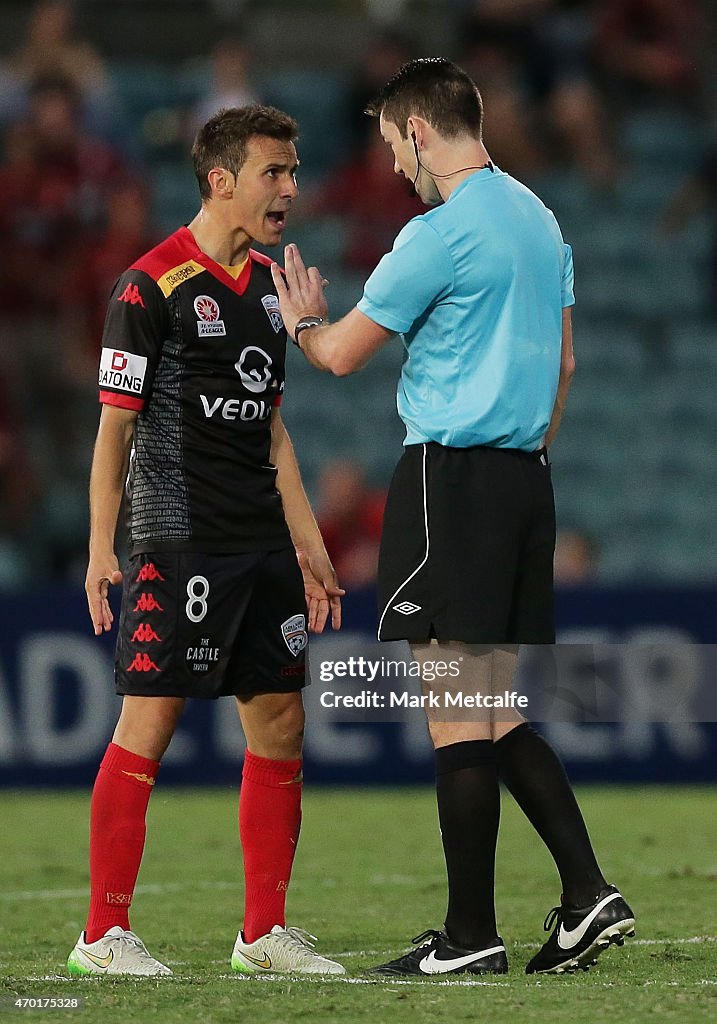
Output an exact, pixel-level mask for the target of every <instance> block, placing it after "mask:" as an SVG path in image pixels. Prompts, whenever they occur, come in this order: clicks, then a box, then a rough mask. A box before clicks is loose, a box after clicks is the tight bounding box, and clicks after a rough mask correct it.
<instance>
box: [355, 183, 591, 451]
mask: <svg viewBox="0 0 717 1024" xmlns="http://www.w3.org/2000/svg"><path fill="white" fill-rule="evenodd" d="M574 301H575V299H574V297H573V258H572V250H571V248H570V246H569V245H566V243H565V242H564V241H563V237H562V235H561V233H560V228H559V227H558V222H557V221H556V219H555V217H554V216H553V214H552V213H551V211H550V210H548V209H547V207H546V206H544V205H543V203H542V202H541V201H540V199H538V197H537V196H536V195H534V194H533V193H532V192H531V191H530V189H528V188H526V187H525V186H524V185H521V184H520V182H518V181H516V180H515V179H514V178H511V177H510V175H508V174H505V173H504V172H503V171H501V170H499V169H498V168H495V170H494V171H493V172H491V170H490V169H489V168H486V169H484V170H480V171H476V172H475V173H474V174H471V175H470V176H469V177H468V178H466V179H465V181H463V182H461V184H460V185H459V186H458V187H457V188H456V189H455V190H454V191H453V192H452V193H451V195H450V196H449V198H448V201H447V202H446V203H444V204H443V205H442V206H437V207H435V208H434V209H432V210H429V211H428V212H427V213H424V214H422V215H421V216H420V217H415V218H414V219H413V220H411V221H409V223H408V224H407V225H406V226H405V227H404V228H403V229H402V231H401V232H400V233H399V235H398V237H397V238H396V241H395V243H394V246H393V249H392V250H391V252H390V253H387V254H386V255H385V256H384V257H383V259H382V260H381V262H380V263H379V265H378V266H377V267H376V269H375V270H374V272H373V273H372V274H371V276H370V278H369V279H368V281H367V282H366V286H365V288H364V294H363V298H362V299H361V301H360V302H359V304H358V308H359V309H360V310H361V312H362V313H364V314H365V315H366V316H367V317H369V318H370V319H371V320H373V321H374V322H375V323H377V324H380V325H381V326H382V327H385V328H387V329H388V330H389V331H397V332H400V333H401V334H403V342H404V347H405V354H404V362H403V369H402V371H401V378H400V380H399V384H398V412H399V415H400V417H401V419H402V420H403V422H404V424H405V425H406V439H405V441H404V444H420V443H422V442H424V441H437V442H438V443H439V444H442V445H447V446H452V447H456V448H467V447H470V446H471V445H477V444H480V445H489V446H492V447H498V448H522V449H523V450H525V451H533V450H534V449H535V448H538V447H540V445H541V444H542V440H543V437H544V435H545V432H546V430H547V427H548V423H549V422H550V417H551V415H552V411H553V405H554V403H555V396H556V393H557V388H558V374H559V371H560V350H561V340H562V308H563V307H564V306H571V305H572V304H573V303H574Z"/></svg>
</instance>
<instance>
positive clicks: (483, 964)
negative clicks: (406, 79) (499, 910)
mask: <svg viewBox="0 0 717 1024" xmlns="http://www.w3.org/2000/svg"><path fill="white" fill-rule="evenodd" d="M412 941H413V942H415V943H419V945H418V947H417V948H416V949H412V950H411V952H410V953H406V954H404V956H399V957H398V958H397V959H396V960H390V961H389V962H388V963H386V964H379V966H378V967H372V968H371V969H370V970H369V974H380V975H383V976H384V977H401V976H405V975H407V974H408V975H418V977H422V978H425V977H427V976H430V975H435V974H507V973H508V958H507V957H506V955H505V946H504V945H503V940H502V939H501V938H499V937H497V936H496V940H495V942H494V943H493V944H492V945H490V946H488V947H487V948H486V949H463V948H462V947H461V946H455V945H454V944H453V943H452V942H451V940H450V939H449V938H448V936H447V935H446V933H445V932H443V931H440V932H438V931H434V930H432V929H430V930H429V931H427V932H423V933H422V934H421V935H417V936H416V938H415V939H413V940H412Z"/></svg>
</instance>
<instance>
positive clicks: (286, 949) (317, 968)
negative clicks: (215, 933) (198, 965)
mask: <svg viewBox="0 0 717 1024" xmlns="http://www.w3.org/2000/svg"><path fill="white" fill-rule="evenodd" d="M315 941H316V936H315V935H310V934H309V933H308V932H306V931H304V929H303V928H282V927H281V925H278V924H275V925H274V927H273V928H272V929H271V931H270V932H269V933H268V934H267V935H262V936H261V938H259V939H257V940H256V942H245V941H244V936H243V935H242V933H241V932H239V934H238V935H237V940H236V942H235V943H234V950H233V952H232V961H231V962H232V970H235V971H239V972H241V973H242V974H279V973H281V974H346V968H345V967H343V966H342V965H341V964H338V963H336V961H335V960H327V958H326V957H325V956H319V954H318V953H315V952H314V943H315Z"/></svg>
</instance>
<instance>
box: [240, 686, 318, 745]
mask: <svg viewBox="0 0 717 1024" xmlns="http://www.w3.org/2000/svg"><path fill="white" fill-rule="evenodd" d="M237 703H238V706H239V715H240V717H241V721H242V726H243V728H244V734H245V736H246V739H247V743H248V745H249V749H250V750H251V751H252V753H255V754H258V755H259V756H260V757H270V758H276V759H277V760H283V759H289V758H296V757H299V756H300V754H301V747H302V744H303V738H304V705H303V702H302V700H301V694H300V693H287V694H275V693H274V694H259V695H257V696H255V697H252V698H251V699H250V700H248V701H242V700H239V701H238V702H237Z"/></svg>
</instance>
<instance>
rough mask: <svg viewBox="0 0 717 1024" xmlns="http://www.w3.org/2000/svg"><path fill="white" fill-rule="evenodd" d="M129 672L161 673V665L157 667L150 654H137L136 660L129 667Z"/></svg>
mask: <svg viewBox="0 0 717 1024" xmlns="http://www.w3.org/2000/svg"><path fill="white" fill-rule="evenodd" d="M127 671H128V672H159V665H155V663H154V662H153V661H152V659H151V658H150V656H149V655H148V654H139V653H137V654H135V656H134V659H133V661H132V663H131V664H130V665H128V666H127Z"/></svg>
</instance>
